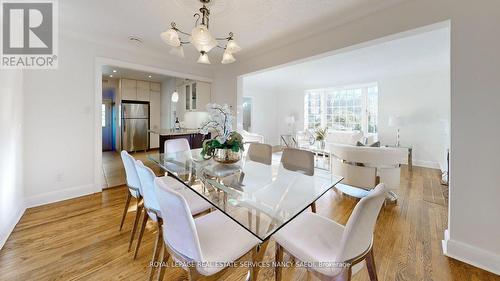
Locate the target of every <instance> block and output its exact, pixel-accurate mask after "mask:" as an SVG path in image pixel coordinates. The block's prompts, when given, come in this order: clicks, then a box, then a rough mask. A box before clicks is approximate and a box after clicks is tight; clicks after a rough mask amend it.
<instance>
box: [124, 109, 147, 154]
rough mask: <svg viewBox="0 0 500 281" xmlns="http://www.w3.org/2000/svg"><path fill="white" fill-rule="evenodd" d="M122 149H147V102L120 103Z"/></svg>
mask: <svg viewBox="0 0 500 281" xmlns="http://www.w3.org/2000/svg"><path fill="white" fill-rule="evenodd" d="M121 116H122V120H121V121H122V134H121V137H122V149H123V150H126V151H139V150H147V149H148V144H149V134H148V130H149V104H147V103H128V102H127V103H122V112H121Z"/></svg>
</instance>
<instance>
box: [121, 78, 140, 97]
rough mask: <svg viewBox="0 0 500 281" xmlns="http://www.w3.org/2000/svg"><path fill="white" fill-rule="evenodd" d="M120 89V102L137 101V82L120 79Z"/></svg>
mask: <svg viewBox="0 0 500 281" xmlns="http://www.w3.org/2000/svg"><path fill="white" fill-rule="evenodd" d="M120 89H121V90H120V92H121V95H122V100H137V81H135V80H129V79H121V80H120Z"/></svg>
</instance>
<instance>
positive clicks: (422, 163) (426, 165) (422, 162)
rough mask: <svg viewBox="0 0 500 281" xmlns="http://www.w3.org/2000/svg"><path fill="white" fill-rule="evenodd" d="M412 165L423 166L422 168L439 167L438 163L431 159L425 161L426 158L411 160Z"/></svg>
mask: <svg viewBox="0 0 500 281" xmlns="http://www.w3.org/2000/svg"><path fill="white" fill-rule="evenodd" d="M413 166H418V167H424V168H431V169H438V170H439V169H441V167H440V166H439V163H437V162H432V161H426V160H415V159H414V160H413Z"/></svg>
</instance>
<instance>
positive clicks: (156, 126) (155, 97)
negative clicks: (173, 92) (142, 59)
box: [149, 83, 161, 148]
mask: <svg viewBox="0 0 500 281" xmlns="http://www.w3.org/2000/svg"><path fill="white" fill-rule="evenodd" d="M151 84H152V83H151ZM155 89H156V88H155ZM149 93H150V95H149V116H150V119H149V128H150V129H151V130H154V131H159V130H160V129H161V124H160V113H161V112H160V111H161V100H160V96H161V94H160V91H159V90H158V91H154V90H151V91H150V92H149ZM149 147H150V148H159V147H160V137H159V136H158V134H154V133H150V134H149Z"/></svg>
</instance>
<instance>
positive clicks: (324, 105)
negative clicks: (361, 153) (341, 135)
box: [304, 82, 379, 135]
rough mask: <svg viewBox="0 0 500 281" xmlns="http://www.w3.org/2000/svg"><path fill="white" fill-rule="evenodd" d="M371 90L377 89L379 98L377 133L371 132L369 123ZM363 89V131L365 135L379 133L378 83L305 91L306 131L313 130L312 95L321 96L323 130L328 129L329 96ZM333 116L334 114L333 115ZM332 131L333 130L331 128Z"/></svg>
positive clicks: (320, 106) (361, 123)
mask: <svg viewBox="0 0 500 281" xmlns="http://www.w3.org/2000/svg"><path fill="white" fill-rule="evenodd" d="M370 88H376V93H377V94H376V96H377V102H376V105H375V108H376V119H377V121H376V123H375V132H369V128H370V123H369V118H368V116H369V102H368V99H369V95H368V93H369V90H368V89H370ZM359 89H361V96H362V98H361V122H360V125H361V131H362V132H363V133H364V134H365V135H368V134H377V133H378V116H379V113H378V112H379V103H378V96H379V87H378V83H377V82H372V83H364V84H351V85H344V86H335V87H326V88H317V89H310V90H305V91H304V130H310V129H311V128H310V127H309V125H310V123H311V122H310V120H309V115H310V113H309V104H308V99H309V96H310V94H313V93H314V94H319V95H320V105H319V112H320V113H319V115H320V120H321V121H320V126H321V128H325V127H327V125H328V124H327V114H328V104H327V99H328V98H327V96H328V95H329V94H333V93H335V92H340V91H355V90H359ZM332 114H333V113H332ZM329 129H330V130H331V129H332V128H329ZM346 131H355V130H352V129H351V130H346Z"/></svg>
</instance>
